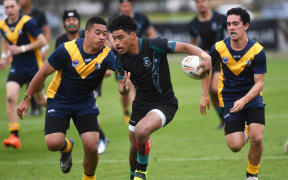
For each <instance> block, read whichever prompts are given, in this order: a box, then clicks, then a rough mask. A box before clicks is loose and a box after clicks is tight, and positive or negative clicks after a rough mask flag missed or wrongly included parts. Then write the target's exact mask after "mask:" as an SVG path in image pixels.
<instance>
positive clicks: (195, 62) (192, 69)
mask: <svg viewBox="0 0 288 180" xmlns="http://www.w3.org/2000/svg"><path fill="white" fill-rule="evenodd" d="M201 61H202V58H200V57H199V56H187V57H185V58H184V59H183V60H182V62H181V65H182V70H183V72H184V73H185V74H186V75H187V76H189V77H190V78H192V79H197V80H199V79H204V78H205V77H207V76H208V75H209V72H208V71H205V72H204V71H203V68H202V67H200V68H198V66H199V64H200V62H201Z"/></svg>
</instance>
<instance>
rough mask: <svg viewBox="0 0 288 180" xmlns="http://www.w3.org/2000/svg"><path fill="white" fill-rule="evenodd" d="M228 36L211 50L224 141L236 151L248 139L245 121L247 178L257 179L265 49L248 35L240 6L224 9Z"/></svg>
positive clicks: (245, 15) (260, 143) (247, 21)
mask: <svg viewBox="0 0 288 180" xmlns="http://www.w3.org/2000/svg"><path fill="white" fill-rule="evenodd" d="M226 17H227V30H228V34H229V38H227V39H225V40H222V41H219V42H217V43H216V44H215V45H214V46H213V48H212V50H211V56H212V61H213V64H215V63H216V62H219V63H220V68H221V75H220V78H219V85H218V86H219V87H218V96H219V102H220V106H221V107H223V108H224V114H223V118H224V123H225V134H226V141H227V144H228V146H229V148H230V149H231V151H233V152H238V151H240V150H241V149H242V147H243V146H244V145H245V143H246V142H247V139H246V138H245V135H244V133H243V132H244V129H245V122H246V123H247V124H248V129H249V131H248V132H249V133H248V134H249V139H250V144H251V145H250V150H249V154H248V168H247V173H246V176H247V180H258V178H257V175H258V169H259V167H260V160H261V155H262V152H263V140H262V139H263V132H264V126H265V114H264V106H265V105H264V102H263V99H262V89H263V86H264V74H265V73H266V56H265V51H264V48H263V47H262V46H261V45H260V44H259V43H258V42H255V41H253V40H251V39H249V38H248V37H247V30H248V29H249V25H250V16H249V14H248V13H247V11H246V10H244V9H242V8H232V9H230V10H229V11H228V12H227V16H226Z"/></svg>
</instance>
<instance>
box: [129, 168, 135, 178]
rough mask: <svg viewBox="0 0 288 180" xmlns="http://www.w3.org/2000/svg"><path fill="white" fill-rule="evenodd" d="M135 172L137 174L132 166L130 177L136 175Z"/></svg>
mask: <svg viewBox="0 0 288 180" xmlns="http://www.w3.org/2000/svg"><path fill="white" fill-rule="evenodd" d="M134 174H135V170H132V169H131V167H130V177H131V176H134Z"/></svg>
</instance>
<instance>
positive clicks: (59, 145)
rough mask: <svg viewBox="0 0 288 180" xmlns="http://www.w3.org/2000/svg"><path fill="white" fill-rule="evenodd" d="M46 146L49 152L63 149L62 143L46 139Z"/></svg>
mask: <svg viewBox="0 0 288 180" xmlns="http://www.w3.org/2000/svg"><path fill="white" fill-rule="evenodd" d="M46 145H47V148H48V149H49V150H50V151H59V150H60V149H61V148H63V146H64V141H59V140H55V139H47V138H46Z"/></svg>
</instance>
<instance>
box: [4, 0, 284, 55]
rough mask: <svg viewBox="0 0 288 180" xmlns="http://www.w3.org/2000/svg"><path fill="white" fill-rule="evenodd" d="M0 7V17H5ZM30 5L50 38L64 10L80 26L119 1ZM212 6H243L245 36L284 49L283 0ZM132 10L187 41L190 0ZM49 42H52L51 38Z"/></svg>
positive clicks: (142, 1) (141, 2)
mask: <svg viewBox="0 0 288 180" xmlns="http://www.w3.org/2000/svg"><path fill="white" fill-rule="evenodd" d="M0 2H1V6H0V18H4V17H5V13H4V10H3V6H2V1H0ZM32 2H33V6H35V7H36V8H38V9H40V10H42V11H43V12H45V14H46V17H47V19H48V23H49V25H50V26H51V28H52V40H53V38H55V37H57V36H58V35H59V34H61V33H63V32H64V29H63V25H62V14H63V11H64V10H65V9H77V11H78V12H79V13H80V15H81V18H82V23H81V25H82V27H83V26H84V25H85V22H86V20H87V18H89V17H91V16H94V15H99V16H102V17H104V18H105V19H106V20H108V19H109V17H111V16H112V15H113V14H115V13H116V12H118V10H119V0H102V1H100V0H81V1H79V0H61V1H59V0H49V1H47V0H32ZM210 2H211V4H212V7H213V9H215V10H216V11H218V12H220V13H222V14H225V13H226V11H227V10H228V9H230V8H232V7H239V6H241V7H244V8H246V9H247V10H249V13H250V15H251V17H252V23H251V28H250V29H249V33H248V35H249V37H250V38H252V39H254V40H257V41H258V42H260V43H261V44H262V45H263V46H264V47H265V48H266V50H273V51H285V50H287V49H288V1H287V0H273V1H271V0H210ZM134 9H135V11H140V12H142V13H144V14H146V15H147V16H148V17H149V19H150V21H151V22H152V24H153V25H154V27H155V29H156V32H157V34H158V36H162V37H166V38H168V39H169V40H179V41H184V42H189V39H190V36H189V32H188V23H189V22H190V21H191V20H192V18H193V17H194V16H195V13H196V7H195V2H194V0H135V3H134ZM52 42H53V41H52Z"/></svg>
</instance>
